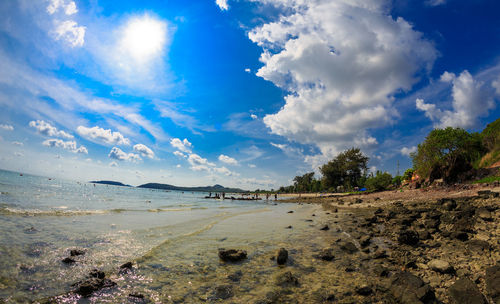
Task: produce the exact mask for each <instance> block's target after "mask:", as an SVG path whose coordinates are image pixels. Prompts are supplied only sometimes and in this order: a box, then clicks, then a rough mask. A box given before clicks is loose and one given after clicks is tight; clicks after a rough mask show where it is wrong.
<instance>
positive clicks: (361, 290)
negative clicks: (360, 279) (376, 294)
mask: <svg viewBox="0 0 500 304" xmlns="http://www.w3.org/2000/svg"><path fill="white" fill-rule="evenodd" d="M372 292H373V290H372V288H371V287H370V286H368V285H363V286H360V287H357V288H356V293H357V294H359V295H362V296H369V295H371V294H372Z"/></svg>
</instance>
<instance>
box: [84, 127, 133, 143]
mask: <svg viewBox="0 0 500 304" xmlns="http://www.w3.org/2000/svg"><path fill="white" fill-rule="evenodd" d="M76 132H77V133H78V134H79V135H80V136H82V137H85V138H86V139H89V140H93V141H96V140H97V141H100V142H104V143H106V144H108V145H130V140H129V139H128V138H126V137H124V136H123V135H122V134H121V133H120V132H113V131H111V130H109V129H108V130H105V129H103V128H100V127H98V126H95V127H92V128H87V127H84V126H79V127H78V128H76Z"/></svg>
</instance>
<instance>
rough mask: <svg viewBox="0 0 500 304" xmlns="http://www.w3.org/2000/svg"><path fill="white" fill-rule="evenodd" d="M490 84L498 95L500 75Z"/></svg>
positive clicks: (499, 91)
mask: <svg viewBox="0 0 500 304" xmlns="http://www.w3.org/2000/svg"><path fill="white" fill-rule="evenodd" d="M491 85H492V86H493V88H494V89H495V91H496V94H497V95H499V96H500V77H498V79H497V80H494V81H493V82H492V83H491Z"/></svg>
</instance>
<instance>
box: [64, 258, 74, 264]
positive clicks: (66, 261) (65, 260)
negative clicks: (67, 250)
mask: <svg viewBox="0 0 500 304" xmlns="http://www.w3.org/2000/svg"><path fill="white" fill-rule="evenodd" d="M61 262H63V263H64V264H73V263H75V262H76V261H75V260H73V259H72V258H64V259H63V260H62V261H61Z"/></svg>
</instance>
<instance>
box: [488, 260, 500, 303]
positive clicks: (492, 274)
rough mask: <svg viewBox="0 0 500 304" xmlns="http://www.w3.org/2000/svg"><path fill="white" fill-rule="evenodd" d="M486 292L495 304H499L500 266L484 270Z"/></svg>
mask: <svg viewBox="0 0 500 304" xmlns="http://www.w3.org/2000/svg"><path fill="white" fill-rule="evenodd" d="M485 280H486V291H487V292H488V294H489V295H490V297H492V298H493V300H495V303H500V266H499V265H496V266H492V267H489V268H486V278H485Z"/></svg>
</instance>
